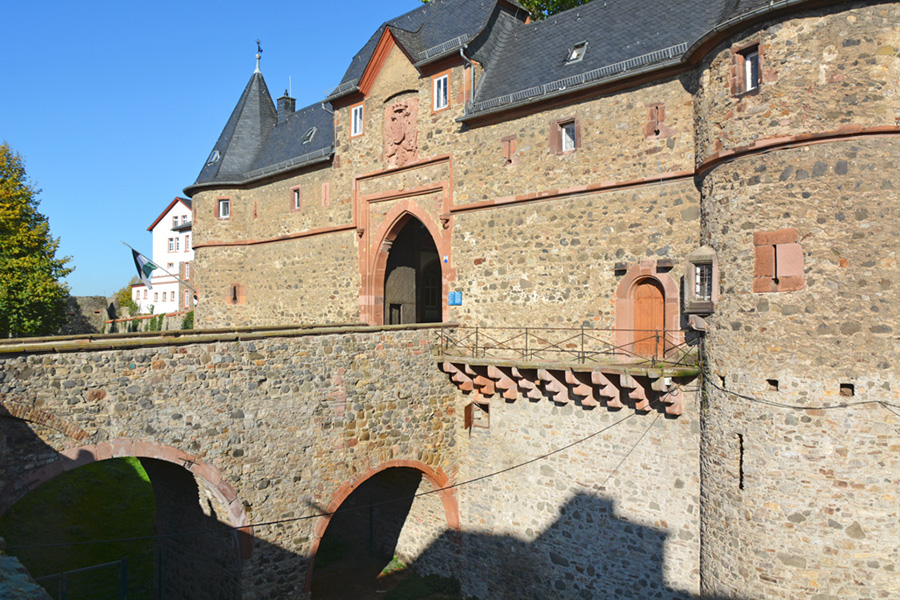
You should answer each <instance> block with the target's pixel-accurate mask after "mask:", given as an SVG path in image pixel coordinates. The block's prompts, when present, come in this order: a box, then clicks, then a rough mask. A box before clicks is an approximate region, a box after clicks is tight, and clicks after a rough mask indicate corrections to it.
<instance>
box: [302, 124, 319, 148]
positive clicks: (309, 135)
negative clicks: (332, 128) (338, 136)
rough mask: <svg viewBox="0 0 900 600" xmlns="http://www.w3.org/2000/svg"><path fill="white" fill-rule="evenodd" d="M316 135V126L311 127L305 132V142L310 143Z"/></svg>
mask: <svg viewBox="0 0 900 600" xmlns="http://www.w3.org/2000/svg"><path fill="white" fill-rule="evenodd" d="M315 136H316V128H315V127H310V128H309V130H308V131H307V132H306V133H304V134H303V143H304V144H308V143H310V142H311V141H313V138H314V137H315Z"/></svg>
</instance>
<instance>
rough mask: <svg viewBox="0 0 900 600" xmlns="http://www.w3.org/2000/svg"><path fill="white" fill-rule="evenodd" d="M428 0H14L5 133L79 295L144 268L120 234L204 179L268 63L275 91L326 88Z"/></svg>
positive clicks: (0, 109) (2, 40) (2, 83)
mask: <svg viewBox="0 0 900 600" xmlns="http://www.w3.org/2000/svg"><path fill="white" fill-rule="evenodd" d="M420 5H421V4H420V3H419V1H418V0H375V1H369V2H360V1H356V0H345V1H343V2H333V3H329V2H321V3H319V2H296V1H294V2H266V3H253V2H247V1H246V0H244V1H242V2H238V1H234V0H217V1H216V2H211V1H207V0H203V1H193V0H181V1H180V2H170V1H168V0H161V1H156V2H146V3H145V2H127V1H126V2H123V1H121V0H119V1H117V2H95V1H91V0H87V1H85V2H71V1H65V2H63V1H60V0H50V1H48V2H6V3H4V7H3V11H2V14H3V17H2V19H0V51H2V54H3V76H2V79H0V141H6V142H8V143H9V144H10V146H11V147H12V148H13V149H14V150H15V151H17V152H19V153H20V154H21V155H22V156H23V157H24V159H25V168H26V170H27V171H28V175H29V177H30V178H31V179H32V181H33V183H34V184H35V185H36V187H38V188H40V189H41V190H42V192H41V194H40V196H39V198H40V201H41V203H40V210H41V212H42V213H44V214H45V215H47V217H48V218H49V219H50V229H51V232H52V233H53V235H54V236H55V237H58V238H60V252H59V254H60V255H64V256H71V257H72V259H73V260H72V264H74V265H75V268H76V270H75V272H74V273H72V274H71V275H70V276H69V277H68V278H67V282H68V283H69V285H70V286H71V291H72V293H73V294H75V295H80V296H85V295H106V296H108V295H111V294H113V293H114V292H115V291H116V290H118V289H119V288H120V287H122V286H123V285H124V284H126V283H127V282H128V281H129V279H130V278H131V276H132V275H133V274H134V263H133V262H132V260H131V254H130V252H129V251H128V249H127V248H125V246H123V245H122V244H121V243H120V240H123V241H125V242H128V243H129V244H131V245H133V246H134V247H136V248H138V249H139V250H143V251H144V253H145V254H148V255H149V254H150V233H149V232H148V231H147V227H148V226H149V225H150V224H151V223H152V222H153V220H154V219H155V218H156V217H157V215H158V214H159V213H160V212H161V211H162V209H164V208H165V207H166V205H167V204H168V203H169V202H170V201H171V200H172V198H174V197H175V196H179V195H182V190H183V188H185V187H186V186H188V185H190V184H191V183H193V182H194V179H195V178H196V177H197V174H198V173H199V172H200V168H201V167H202V166H203V162H204V161H205V160H206V157H207V155H208V154H209V152H210V150H211V149H212V147H213V144H215V141H216V139H217V138H218V136H219V133H220V132H221V131H222V127H224V125H225V122H226V121H227V119H228V116H229V115H230V114H231V111H232V109H233V108H234V105H235V103H236V102H237V100H238V98H239V96H240V94H241V92H242V91H243V89H244V86H245V85H246V84H247V81H248V80H249V79H250V76H251V74H252V73H253V69H254V66H255V58H254V55H255V54H256V39H257V38H259V39H260V40H261V42H262V48H263V55H262V56H263V58H262V65H261V68H262V72H263V75H264V77H265V79H266V83H267V84H268V86H269V91H270V92H271V93H272V96H273V97H278V96H280V95H281V94H282V92H283V91H284V90H285V89H286V88H287V87H288V79H289V78H290V80H291V83H292V86H291V89H292V93H293V96H294V97H295V98H296V99H297V107H298V108H300V107H302V106H307V105H309V104H312V103H314V102H318V101H320V100H322V98H323V97H324V96H325V92H326V91H327V90H329V89H330V88H332V87H334V86H335V85H337V84H338V83H339V82H340V79H341V77H342V75H343V73H344V71H345V70H346V68H347V66H348V65H349V64H350V59H351V58H352V57H353V55H354V54H355V53H356V52H357V51H358V50H359V49H360V48H361V47H362V45H363V44H364V43H365V42H366V41H367V40H368V38H369V36H371V35H372V33H374V31H375V30H376V29H377V28H378V26H379V25H380V24H381V23H382V22H383V21H385V20H387V19H390V18H392V17H395V16H398V15H400V14H403V13H404V12H407V11H409V10H412V9H414V8H416V7H418V6H420Z"/></svg>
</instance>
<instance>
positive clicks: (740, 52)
mask: <svg viewBox="0 0 900 600" xmlns="http://www.w3.org/2000/svg"><path fill="white" fill-rule="evenodd" d="M732 52H734V60H733V64H732V67H731V93H732V95H735V96H740V95H743V94H755V93H757V92H759V88H760V85H761V84H762V69H763V51H762V46H761V45H760V43H759V42H758V41H754V42H751V43H749V44H745V45H743V46H740V47H738V48H735V49H734V50H732Z"/></svg>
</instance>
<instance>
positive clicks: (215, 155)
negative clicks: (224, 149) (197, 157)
mask: <svg viewBox="0 0 900 600" xmlns="http://www.w3.org/2000/svg"><path fill="white" fill-rule="evenodd" d="M217 162H219V151H218V150H213V151H212V152H211V153H210V154H209V158H207V159H206V164H208V165H211V164H215V163H217Z"/></svg>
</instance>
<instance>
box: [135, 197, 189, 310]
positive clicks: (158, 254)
mask: <svg viewBox="0 0 900 600" xmlns="http://www.w3.org/2000/svg"><path fill="white" fill-rule="evenodd" d="M192 220H193V219H192V217H191V201H190V200H188V199H186V198H177V197H176V198H175V199H174V200H172V202H171V203H170V204H169V205H168V206H167V207H166V209H165V210H164V211H162V213H161V214H160V215H159V216H158V217H157V218H156V220H155V221H153V224H152V225H150V227H148V228H147V231H149V232H150V233H151V235H152V236H153V257H152V259H151V260H152V261H153V262H154V263H155V264H156V265H158V266H160V267H161V268H162V269H164V270H166V271H168V272H169V273H172V274H173V275H177V276H178V277H180V278H181V279H183V280H184V281H186V282H187V283H190V282H191V263H192V262H193V260H194V250H193V247H192V246H191V222H192ZM162 269H157V270H155V271H153V276H152V277H151V278H150V285H151V289H147V286H146V285H144V284H143V283H136V284H134V285H132V286H131V295H132V297H133V298H134V300H135V302H137V304H138V306H139V307H140V309H141V313H142V314H150V313H151V312H152V313H153V314H161V313H172V312H178V311H180V310H191V309H192V308H193V307H194V293H193V292H192V291H191V290H190V289H189V288H187V287H186V286H184V285H183V284H181V283H180V282H179V281H178V280H177V279H175V277H172V276H170V275H167V274H166V273H164V272H163V270H162Z"/></svg>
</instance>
